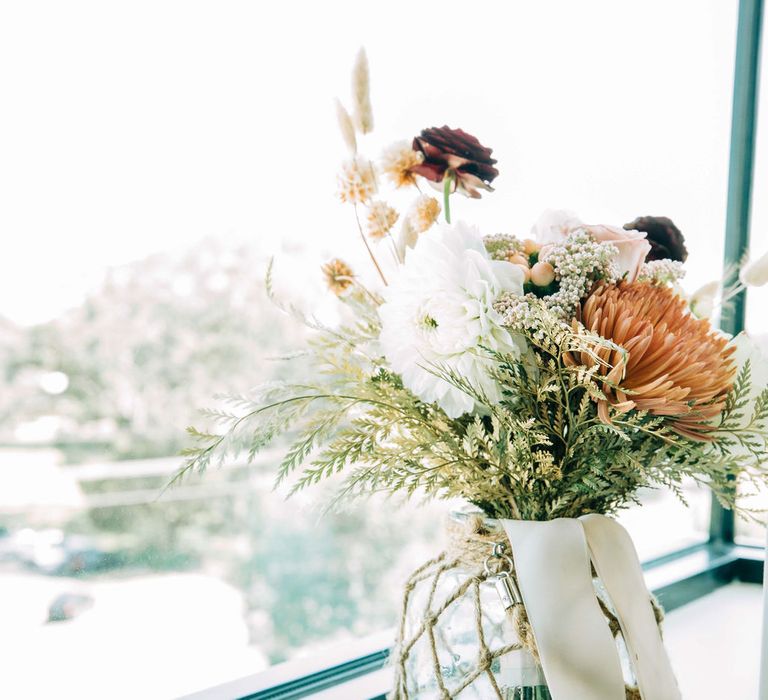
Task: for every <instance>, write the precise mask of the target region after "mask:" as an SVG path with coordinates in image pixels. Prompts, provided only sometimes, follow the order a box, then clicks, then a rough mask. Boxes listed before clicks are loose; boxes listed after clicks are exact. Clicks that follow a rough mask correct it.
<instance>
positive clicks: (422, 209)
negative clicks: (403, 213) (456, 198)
mask: <svg viewBox="0 0 768 700" xmlns="http://www.w3.org/2000/svg"><path fill="white" fill-rule="evenodd" d="M440 211H441V207H440V202H438V201H437V200H436V199H435V198H434V197H430V196H429V195H428V194H422V195H420V196H419V197H418V199H417V200H416V201H415V202H414V205H413V208H412V209H411V211H410V213H409V215H408V218H409V220H410V222H411V226H412V227H413V229H414V230H415V231H416V233H424V231H426V230H427V229H429V228H430V227H431V226H432V225H433V224H434V223H435V222H436V221H437V217H438V216H440Z"/></svg>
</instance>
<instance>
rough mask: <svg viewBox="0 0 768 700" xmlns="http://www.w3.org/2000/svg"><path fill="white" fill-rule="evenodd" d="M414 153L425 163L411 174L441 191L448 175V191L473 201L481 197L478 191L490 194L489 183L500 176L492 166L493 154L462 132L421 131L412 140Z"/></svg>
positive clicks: (493, 163)
mask: <svg viewBox="0 0 768 700" xmlns="http://www.w3.org/2000/svg"><path fill="white" fill-rule="evenodd" d="M413 150H414V151H417V152H419V153H422V154H423V155H424V161H423V162H422V163H420V164H419V165H415V166H414V167H413V168H411V171H412V172H414V173H416V174H417V175H421V176H422V177H424V178H426V179H427V180H429V181H430V183H437V184H434V185H433V186H434V187H435V189H442V183H443V181H444V179H445V176H446V173H448V174H450V175H452V176H453V184H452V186H451V192H455V191H456V190H458V191H459V192H461V193H462V194H465V195H466V196H467V197H472V198H474V199H479V198H480V192H478V189H483V190H487V191H488V192H493V188H492V187H491V182H493V179H494V178H495V177H496V176H497V175H498V174H499V171H498V170H496V168H494V167H493V166H494V165H495V164H496V160H495V159H494V158H491V153H492V152H493V151H492V150H491V149H490V148H486V147H485V146H483V145H482V144H481V143H480V142H479V141H478V140H477V139H476V138H475V137H474V136H471V135H470V134H468V133H466V132H465V131H462V130H461V129H451V128H450V127H448V126H442V127H432V128H431V129H424V131H422V132H421V134H419V135H418V136H417V137H416V138H415V139H413Z"/></svg>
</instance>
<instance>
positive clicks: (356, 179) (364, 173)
mask: <svg viewBox="0 0 768 700" xmlns="http://www.w3.org/2000/svg"><path fill="white" fill-rule="evenodd" d="M338 185H339V199H341V201H342V202H350V203H352V204H365V203H366V202H368V201H370V200H371V198H372V197H373V195H375V194H376V175H375V173H374V171H373V163H371V161H369V160H367V159H365V158H361V157H359V156H358V157H355V158H350V159H349V160H347V161H345V162H344V163H343V164H342V166H341V172H340V173H339V176H338Z"/></svg>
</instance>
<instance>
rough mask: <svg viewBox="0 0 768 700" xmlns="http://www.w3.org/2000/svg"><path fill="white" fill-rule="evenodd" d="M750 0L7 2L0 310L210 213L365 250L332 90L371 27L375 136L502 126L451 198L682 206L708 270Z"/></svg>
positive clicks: (695, 269)
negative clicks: (485, 167)
mask: <svg viewBox="0 0 768 700" xmlns="http://www.w3.org/2000/svg"><path fill="white" fill-rule="evenodd" d="M736 6H737V3H736V1H735V0H731V1H729V2H719V1H717V0H707V1H706V2H702V1H701V0H685V1H678V2H674V3H670V2H668V1H667V0H652V1H646V2H644V3H632V4H630V3H616V2H615V0H593V1H592V2H590V3H574V2H570V1H569V0H560V1H557V2H547V3H523V2H516V3H510V2H500V1H498V2H486V3H473V4H468V3H466V2H465V3H458V2H453V1H450V0H442V1H441V2H432V1H428V2H425V1H423V0H422V1H420V2H418V3H416V2H412V1H411V2H402V1H396V2H387V3H362V2H359V0H358V1H357V2H338V1H331V0H329V1H326V2H322V3H316V2H280V3H261V2H213V1H209V2H191V1H189V0H184V1H183V2H182V1H178V2H162V1H161V2H158V1H157V0H152V1H149V2H145V1H141V0H136V1H134V2H131V3H104V2H67V3H60V2H49V3H43V2H24V3H5V4H4V5H3V6H2V9H1V10H0V94H2V95H3V103H4V107H3V110H2V112H0V234H1V235H2V238H3V241H4V247H3V255H2V257H0V315H6V316H8V317H10V318H12V319H14V320H17V321H20V322H24V323H30V322H35V321H39V320H43V319H46V318H49V317H51V316H53V315H55V314H57V313H59V312H60V311H61V310H62V309H63V308H66V306H68V305H71V304H74V303H77V301H78V300H79V299H80V298H81V297H82V295H83V294H84V292H85V291H86V290H87V289H88V288H89V287H92V286H93V285H94V284H95V283H96V282H97V280H98V279H99V278H100V277H101V275H102V274H103V272H104V270H105V268H106V267H107V266H110V265H116V264H120V263H123V262H127V261H130V260H134V259H138V258H141V257H143V256H145V255H147V254H149V253H152V252H156V251H161V250H166V249H177V248H180V247H184V246H187V245H192V244H193V243H194V242H195V241H197V240H199V239H201V238H203V237H205V236H219V237H235V238H250V239H253V240H258V241H259V243H260V244H261V245H262V246H263V247H264V248H266V249H275V250H280V249H281V248H286V247H287V248H290V249H292V250H294V251H296V250H300V251H303V252H306V254H307V255H309V256H311V257H312V259H313V260H314V259H315V258H316V259H317V261H318V262H322V261H323V260H324V259H325V257H327V256H328V255H330V254H339V255H341V256H343V257H347V258H352V259H357V260H359V262H357V263H356V264H357V265H359V267H360V269H361V270H366V263H365V260H364V259H363V258H361V257H359V242H358V241H357V240H356V238H355V236H356V234H355V229H354V228H353V220H352V214H351V211H350V210H348V209H347V208H345V207H344V206H343V205H341V204H340V203H338V202H337V201H336V200H335V198H334V190H335V181H334V178H335V171H336V168H337V164H338V162H339V160H340V159H341V158H342V157H343V153H344V151H343V146H342V142H341V140H340V138H339V136H338V134H337V130H336V124H335V114H334V108H333V102H332V99H333V98H334V97H335V96H338V97H340V98H342V100H346V101H347V102H348V98H349V69H350V67H351V64H352V61H353V59H354V55H355V52H356V50H357V48H358V47H359V46H360V45H365V46H366V47H367V50H368V54H369V60H370V63H371V70H372V79H373V85H372V97H373V105H374V113H375V117H376V122H377V127H376V130H375V132H374V134H373V135H372V136H371V137H369V140H368V141H366V142H364V143H363V150H364V151H365V152H367V153H368V154H370V155H372V156H377V155H378V154H379V153H380V151H381V149H382V147H383V146H385V145H386V144H388V143H390V142H391V141H394V140H397V139H402V138H406V139H408V138H411V137H412V136H413V135H414V134H415V133H417V132H418V131H419V130H420V129H421V128H423V127H426V126H432V125H442V124H443V123H447V124H449V125H451V126H454V127H462V128H464V129H465V130H467V131H469V132H470V133H473V134H475V135H477V136H478V137H479V138H480V140H481V141H482V142H483V143H484V144H486V145H488V146H491V147H492V148H493V149H494V155H495V156H496V157H497V158H498V160H499V165H498V167H499V169H500V171H501V175H500V177H499V178H498V180H497V181H496V183H495V184H497V191H496V192H495V193H493V194H490V195H487V196H486V197H485V198H484V199H483V200H482V201H481V202H475V201H467V200H465V201H460V202H457V203H456V204H454V212H455V213H454V217H455V218H464V219H466V220H469V221H473V222H475V223H477V224H479V225H480V226H481V228H482V230H483V232H484V233H493V232H498V231H507V232H511V233H526V232H527V231H528V229H529V228H530V226H531V224H532V223H533V221H534V220H535V219H536V217H537V216H538V215H539V213H540V212H541V211H542V210H543V209H546V208H570V209H573V210H575V211H576V212H577V213H578V214H579V215H580V216H581V217H582V218H583V219H585V220H587V221H589V222H594V223H597V222H600V223H617V224H622V223H624V222H626V221H629V220H631V219H633V218H634V217H635V216H637V215H641V214H664V215H668V216H670V217H672V218H673V219H674V220H675V221H676V222H677V223H678V225H679V226H680V228H681V229H682V230H683V231H684V233H685V234H686V235H687V238H688V241H689V249H690V250H691V258H690V273H689V283H688V286H690V287H695V286H697V285H698V284H699V283H702V282H705V281H707V280H708V279H710V278H713V277H717V276H718V275H719V269H720V265H721V247H722V231H723V226H724V218H725V192H726V178H727V155H728V137H729V128H730V125H729V122H730V100H731V83H732V71H733V55H734V44H735V26H736ZM763 131H765V129H763ZM765 150H767V151H768V149H765ZM763 160H768V158H764V159H763ZM763 170H764V171H765V175H763V176H761V177H762V179H763V181H767V180H768V165H766V166H765V167H764V169H763ZM761 216H762V219H761V226H762V227H763V230H768V211H766V212H765V213H764V215H763V214H761ZM366 271H367V270H366Z"/></svg>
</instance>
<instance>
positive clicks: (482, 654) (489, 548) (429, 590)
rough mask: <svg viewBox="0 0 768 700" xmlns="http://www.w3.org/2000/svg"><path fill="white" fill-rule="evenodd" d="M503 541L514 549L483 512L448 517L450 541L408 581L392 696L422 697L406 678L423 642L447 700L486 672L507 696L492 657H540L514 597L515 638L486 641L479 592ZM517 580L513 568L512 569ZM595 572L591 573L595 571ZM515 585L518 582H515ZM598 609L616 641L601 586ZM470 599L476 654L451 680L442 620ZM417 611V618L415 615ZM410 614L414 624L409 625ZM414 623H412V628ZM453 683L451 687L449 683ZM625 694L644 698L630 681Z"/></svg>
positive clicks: (657, 609) (657, 612)
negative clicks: (420, 596)
mask: <svg viewBox="0 0 768 700" xmlns="http://www.w3.org/2000/svg"><path fill="white" fill-rule="evenodd" d="M500 545H501V546H502V548H503V549H505V551H506V552H509V551H510V545H509V541H508V539H507V537H506V534H505V533H504V531H503V530H502V529H501V528H494V527H493V526H489V525H488V524H487V521H486V520H485V519H484V518H483V517H481V516H479V515H471V516H468V517H467V518H466V520H465V521H464V522H455V521H450V522H449V524H448V546H447V548H446V549H445V551H443V552H442V553H440V554H439V555H438V556H437V557H435V558H434V559H430V560H429V561H427V562H425V563H424V564H422V565H421V566H420V567H419V568H418V569H416V570H415V571H414V572H413V573H412V574H411V575H410V577H409V578H408V580H407V581H406V583H405V588H404V592H403V599H402V605H401V612H400V620H399V626H398V636H397V640H396V643H395V646H394V648H393V650H392V654H391V657H390V659H391V664H392V665H393V666H394V671H395V678H394V685H393V690H392V692H391V693H390V695H389V700H418V694H414V692H413V691H412V690H411V689H409V686H410V685H411V684H410V683H409V678H408V673H409V671H408V666H409V659H410V657H411V655H412V654H413V653H414V650H415V648H416V647H417V645H419V650H420V653H423V649H424V648H426V649H428V650H429V657H430V658H429V660H428V663H430V665H431V668H432V674H433V682H434V684H435V685H436V687H437V690H438V691H439V694H440V696H441V697H442V698H443V699H444V700H449V699H451V698H456V697H459V696H460V694H461V693H462V692H463V691H465V690H466V689H467V688H469V687H470V686H472V685H473V684H474V683H475V682H477V681H478V679H480V677H481V676H482V677H484V678H485V679H486V680H487V683H488V684H489V685H490V687H491V688H492V689H493V692H495V694H496V695H495V697H496V698H498V699H499V700H504V698H505V697H506V696H505V694H504V691H503V689H502V688H501V687H500V686H499V683H498V679H497V677H496V675H495V674H494V671H493V668H494V661H496V660H497V659H498V660H500V659H501V658H502V657H504V656H506V655H507V654H511V653H513V652H519V651H521V650H525V651H527V652H528V653H529V654H530V655H531V656H532V657H533V659H535V660H536V662H538V660H539V657H538V651H537V649H536V640H535V638H534V634H533V630H532V629H531V625H530V622H529V620H528V616H527V614H526V611H525V607H524V606H523V604H522V603H521V602H519V600H516V601H515V602H514V603H513V604H512V605H511V606H509V607H508V609H507V615H508V616H509V621H510V622H511V624H512V628H513V630H514V635H513V637H514V638H513V639H512V640H511V641H510V642H509V643H501V644H500V643H498V642H496V643H492V642H488V640H487V634H486V632H485V630H484V627H483V618H484V611H483V605H482V597H481V586H483V585H485V586H489V585H490V584H491V580H492V579H495V578H497V576H498V573H497V572H496V571H494V570H489V567H488V560H489V559H490V558H491V557H492V556H494V552H498V551H499V546H500ZM458 569H460V570H461V573H462V576H461V577H458V578H457V579H456V580H457V583H456V585H455V586H452V587H451V588H450V590H449V591H448V592H447V594H446V593H445V591H444V590H441V585H440V584H441V581H444V579H445V578H446V575H447V574H449V573H451V572H453V571H454V570H458ZM509 575H510V577H511V578H512V579H513V580H514V571H513V570H512V571H510V572H509ZM594 575H595V574H594V572H593V576H594ZM419 587H421V588H422V589H424V588H425V589H426V601H425V603H422V605H420V606H419V609H418V610H415V609H414V605H413V601H412V595H413V592H414V591H415V590H416V589H417V588H419ZM515 587H516V584H515ZM595 595H596V597H597V600H598V603H599V605H600V609H601V610H602V612H603V615H604V616H605V618H606V621H607V623H608V626H609V628H610V630H611V633H612V634H613V637H614V639H616V640H617V641H618V640H619V639H620V638H621V635H622V632H621V626H620V624H619V620H618V618H617V617H616V614H615V613H614V611H613V609H612V606H611V604H610V601H608V600H607V599H604V598H603V597H602V596H601V595H600V594H599V593H598V592H597V591H596V593H595ZM467 601H469V602H470V604H471V607H472V612H473V618H474V620H473V627H474V632H475V637H476V638H475V639H473V642H474V647H475V649H476V656H475V661H474V664H473V667H472V668H471V669H470V670H467V671H466V672H465V673H463V674H462V677H461V679H460V681H459V682H458V683H454V684H452V685H451V684H449V683H448V682H447V680H446V678H445V668H444V664H443V663H442V662H441V658H440V654H439V647H440V641H441V636H442V635H443V634H444V633H443V632H442V630H441V629H440V627H441V620H442V619H443V618H444V616H446V614H447V613H448V612H449V611H450V609H451V607H452V606H455V605H457V604H458V603H459V602H463V603H465V604H466V602H467ZM650 604H651V606H652V608H653V612H654V616H655V619H656V623H657V625H659V629H661V623H662V621H663V619H664V611H663V609H662V608H661V606H660V605H659V603H658V601H657V600H656V599H655V598H654V597H653V596H651V598H650ZM415 615H418V617H417V618H416V620H415V624H414V616H415ZM409 620H410V625H409ZM409 627H410V629H409ZM449 686H451V687H449ZM626 699H627V700H640V692H639V690H638V689H637V688H636V687H634V686H629V685H627V686H626Z"/></svg>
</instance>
